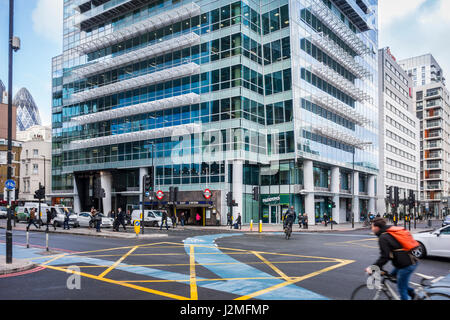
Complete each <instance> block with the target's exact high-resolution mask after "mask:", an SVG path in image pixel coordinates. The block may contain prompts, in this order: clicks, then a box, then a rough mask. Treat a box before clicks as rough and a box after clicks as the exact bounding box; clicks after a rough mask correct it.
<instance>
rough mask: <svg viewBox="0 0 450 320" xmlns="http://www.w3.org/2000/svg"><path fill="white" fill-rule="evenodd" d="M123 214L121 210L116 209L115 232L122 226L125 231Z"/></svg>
mask: <svg viewBox="0 0 450 320" xmlns="http://www.w3.org/2000/svg"><path fill="white" fill-rule="evenodd" d="M125 219H126V218H125V212H124V211H122V208H119V209H117V220H118V223H117V229H116V231H119V228H120V225H122V227H123V230H124V231H127V227H126V226H125Z"/></svg>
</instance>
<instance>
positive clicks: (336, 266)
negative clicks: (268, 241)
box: [235, 259, 355, 300]
mask: <svg viewBox="0 0 450 320" xmlns="http://www.w3.org/2000/svg"><path fill="white" fill-rule="evenodd" d="M338 261H340V263H339V264H336V265H334V266H330V267H328V268H324V269H321V270H318V271H315V272H312V273H309V274H307V275H305V276H302V277H292V278H291V279H290V280H289V281H285V282H283V283H280V284H277V285H275V286H272V287H269V288H266V289H263V290H259V291H256V292H254V293H251V294H248V295H245V296H242V297H239V298H236V299H235V300H248V299H251V298H254V297H257V296H259V295H262V294H265V293H268V292H270V291H274V290H277V289H280V288H283V287H285V286H288V285H290V284H295V283H297V282H300V281H303V280H305V279H309V278H312V277H315V276H318V275H319V274H322V273H325V272H328V271H331V270H333V269H336V268H340V267H343V266H345V265H347V264H350V263H353V262H355V261H354V260H338V259H336V262H338Z"/></svg>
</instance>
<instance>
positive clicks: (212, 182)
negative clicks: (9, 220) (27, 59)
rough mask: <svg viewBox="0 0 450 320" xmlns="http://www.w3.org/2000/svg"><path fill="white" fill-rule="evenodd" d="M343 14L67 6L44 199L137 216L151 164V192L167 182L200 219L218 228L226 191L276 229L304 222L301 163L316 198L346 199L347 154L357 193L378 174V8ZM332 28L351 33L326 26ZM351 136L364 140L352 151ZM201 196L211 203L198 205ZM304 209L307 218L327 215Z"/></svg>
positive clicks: (311, 9)
mask: <svg viewBox="0 0 450 320" xmlns="http://www.w3.org/2000/svg"><path fill="white" fill-rule="evenodd" d="M364 2H365V1H358V3H364ZM349 4H350V6H351V8H350V9H351V10H353V11H354V12H356V13H358V16H359V18H358V19H357V18H354V14H351V16H352V17H353V18H352V19H353V20H354V21H353V22H352V21H351V20H349V18H346V14H350V13H349V11H348V10H350V9H349V8H343V7H341V8H340V7H339V6H337V5H335V4H334V2H330V1H322V0H320V1H289V0H278V1H272V2H270V3H267V2H266V1H215V2H211V1H206V0H205V1H175V0H173V1H163V0H160V1H133V0H131V1H125V2H123V1H122V2H121V1H119V2H117V1H102V2H98V1H97V2H96V1H86V0H81V1H80V0H78V1H77V0H65V1H64V52H63V53H62V55H61V56H58V57H56V58H54V59H53V131H54V132H53V134H54V137H55V138H54V141H53V193H54V196H55V197H58V199H72V201H73V205H74V207H75V208H79V209H81V208H86V207H88V206H91V205H98V206H100V205H102V206H103V210H104V211H105V212H107V211H108V210H111V209H116V208H117V207H118V206H120V207H122V208H125V207H126V208H134V207H136V206H138V205H139V204H140V202H141V201H142V197H141V198H139V197H140V194H141V193H142V179H141V178H142V176H143V175H144V174H146V173H148V170H149V169H150V168H151V166H152V163H153V164H154V165H155V189H157V190H158V189H160V190H162V191H163V192H165V193H166V194H167V191H168V190H169V187H172V186H177V187H179V192H180V194H179V198H183V199H184V198H187V200H186V201H185V202H184V203H176V204H172V205H177V206H179V209H180V210H181V209H183V210H184V209H186V210H191V213H192V210H194V213H195V210H199V211H200V213H202V212H203V217H202V219H203V220H204V221H202V222H203V223H206V224H208V223H216V222H217V221H213V220H214V219H213V218H212V216H213V215H214V213H218V214H217V215H216V218H215V219H218V220H220V221H219V222H222V223H226V213H227V212H228V208H227V207H226V201H225V195H226V193H227V192H229V191H232V192H233V198H234V200H235V201H236V203H237V204H238V206H237V207H235V208H234V209H233V214H234V215H235V216H236V215H237V213H238V212H239V213H241V215H242V217H243V221H244V223H248V222H249V221H250V220H254V221H257V220H263V221H264V222H265V223H280V222H281V215H282V213H283V211H284V210H286V209H287V207H288V206H289V205H294V206H295V208H296V211H297V212H302V213H303V212H306V210H307V208H306V207H307V206H306V205H305V203H306V202H305V201H306V200H305V198H308V199H310V195H311V194H312V195H313V197H315V196H314V193H315V190H314V189H312V190H308V192H309V193H308V194H305V192H304V189H305V188H304V184H305V183H304V177H305V173H304V171H305V165H304V162H305V161H311V162H313V164H314V168H316V167H317V168H320V170H322V171H320V172H319V173H318V175H319V177H320V178H319V183H318V185H317V187H315V180H314V179H311V181H312V182H313V184H314V186H313V187H314V188H319V189H318V191H319V193H320V194H319V195H318V197H322V199H323V197H324V196H329V197H336V196H337V197H338V198H339V199H340V198H342V201H344V200H345V201H347V198H349V197H350V202H351V195H350V192H349V189H350V187H351V177H352V175H351V172H352V163H353V162H352V156H353V153H354V156H355V157H354V158H355V161H354V163H355V169H356V170H357V171H358V172H359V177H358V179H355V185H357V184H359V185H364V184H367V183H369V181H371V182H372V183H374V181H373V179H372V178H371V177H373V175H375V174H376V173H377V169H378V160H377V158H378V157H377V152H378V146H377V144H376V143H377V135H378V131H377V129H376V128H377V118H378V114H377V109H376V107H375V105H376V103H377V100H376V99H377V95H376V90H377V75H376V74H377V65H376V57H377V53H376V49H373V48H376V47H377V27H376V15H377V1H370V3H367V7H366V9H365V10H366V11H367V13H366V12H363V9H361V7H360V6H359V5H357V4H356V2H355V1H349ZM318 10H321V11H320V12H319V11H318ZM313 16H314V17H315V18H314V20H311V19H313V18H312V17H313ZM336 19H338V20H339V21H341V23H343V24H344V25H345V28H346V29H348V30H345V32H342V31H341V33H336V32H337V31H333V30H335V28H336V26H333V24H335V23H337V22H339V21H338V20H336ZM324 30H326V31H324ZM325 32H326V34H325ZM319 37H320V39H319ZM346 37H349V39H347V38H346ZM314 39H315V40H314ZM358 39H359V40H358ZM316 40H317V41H318V42H317V41H316ZM341 55H342V56H341ZM335 131H336V132H339V134H338V135H336V134H334V132H335ZM359 139H361V141H363V140H364V142H366V141H370V142H373V145H372V146H371V147H369V148H367V149H365V150H362V149H358V148H356V147H355V146H357V143H358V142H361V141H360V140H359ZM335 168H338V171H337V175H336V169H335ZM333 170H334V171H333ZM332 171H333V172H332ZM314 172H316V171H314ZM314 174H315V173H314ZM333 174H334V175H333ZM119 176H120V178H119ZM310 176H311V177H312V176H313V168H312V167H311V170H310V172H308V174H307V177H308V179H309V177H310ZM355 176H356V175H355ZM314 177H315V175H314ZM333 177H334V179H333ZM336 177H337V178H336ZM327 179H328V180H327ZM361 179H362V181H363V182H362V183H361V182H360V180H361ZM340 180H344V181H343V182H342V181H340ZM96 181H100V184H101V187H102V188H104V189H105V190H106V191H107V194H108V195H107V197H106V198H104V199H103V200H102V201H99V200H98V199H97V200H96V199H95V197H94V192H93V190H94V186H95V185H96V183H97V182H96ZM336 181H338V184H339V185H342V188H341V189H342V190H343V193H342V194H341V192H340V191H338V192H337V193H335V192H334V191H335V190H331V188H332V185H333V182H336ZM308 182H309V180H308ZM334 184H336V183H334ZM254 186H260V187H261V197H260V199H259V200H258V201H255V200H252V190H253V187H254ZM206 188H208V189H210V190H212V191H213V198H212V200H211V201H205V198H203V199H197V198H195V197H197V196H196V195H194V194H195V192H200V191H203V190H205V189H206ZM327 188H328V190H326V189H327ZM356 190H358V191H357V192H355V194H357V195H358V197H361V196H362V197H363V198H364V197H365V198H364V199H359V198H358V197H356V198H355V203H356V202H358V203H359V200H364V201H365V200H367V201H369V199H371V198H370V195H369V193H370V192H369V193H367V192H364V191H359V190H360V188H359V187H358V188H357V189H356ZM369 190H371V188H369ZM364 193H367V195H365V194H364ZM341 196H342V197H341ZM189 197H192V199H188V198H189ZM200 198H201V197H200ZM189 200H190V201H189ZM318 200H320V199H318ZM340 200H341V199H340ZM340 200H339V201H338V202H340ZM165 201H166V202H165ZM313 203H314V201H313ZM308 204H310V202H308ZM158 205H160V206H161V205H162V206H164V205H170V204H168V203H167V199H163V201H161V202H159V203H158ZM358 206H359V205H358ZM310 209H311V212H307V213H308V214H310V215H311V217H312V219H310V222H312V221H315V220H316V216H317V219H318V221H319V220H320V217H321V216H323V210H322V209H320V208H319V209H318V210H316V211H317V212H313V211H314V210H315V209H314V208H310ZM202 210H203V211H202ZM208 210H210V211H208ZM341 211H342V210H341ZM211 213H212V214H211Z"/></svg>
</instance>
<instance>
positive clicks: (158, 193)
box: [156, 190, 164, 200]
mask: <svg viewBox="0 0 450 320" xmlns="http://www.w3.org/2000/svg"><path fill="white" fill-rule="evenodd" d="M156 198H157V199H158V200H161V199H162V198H164V192H162V191H161V190H158V191H157V192H156Z"/></svg>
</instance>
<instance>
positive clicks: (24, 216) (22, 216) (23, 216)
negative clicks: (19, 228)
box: [16, 202, 50, 223]
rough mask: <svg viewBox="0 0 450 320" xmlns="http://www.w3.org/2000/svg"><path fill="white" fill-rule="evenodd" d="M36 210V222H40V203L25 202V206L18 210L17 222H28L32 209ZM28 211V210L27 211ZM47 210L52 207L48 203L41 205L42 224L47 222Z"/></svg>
mask: <svg viewBox="0 0 450 320" xmlns="http://www.w3.org/2000/svg"><path fill="white" fill-rule="evenodd" d="M33 208H36V221H39V213H38V210H39V203H34V202H25V204H24V205H23V206H19V207H17V208H16V219H17V221H27V220H28V217H29V216H30V211H31V209H33ZM25 209H26V210H25ZM47 209H50V207H49V206H48V205H47V204H46V203H41V214H42V215H41V220H42V223H46V222H47Z"/></svg>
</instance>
